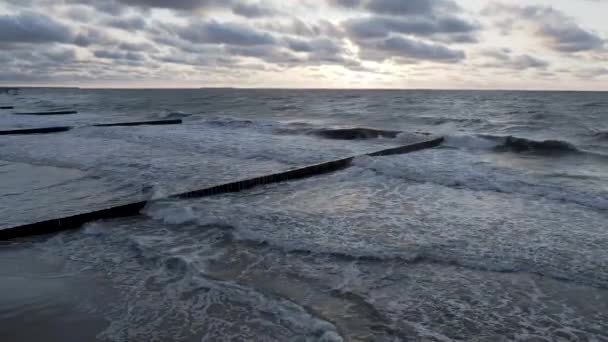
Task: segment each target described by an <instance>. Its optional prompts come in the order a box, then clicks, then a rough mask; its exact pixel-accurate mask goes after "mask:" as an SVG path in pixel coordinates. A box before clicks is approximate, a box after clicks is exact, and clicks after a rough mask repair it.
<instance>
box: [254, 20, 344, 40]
mask: <svg viewBox="0 0 608 342" xmlns="http://www.w3.org/2000/svg"><path fill="white" fill-rule="evenodd" d="M259 27H260V28H262V29H265V30H270V31H274V32H277V33H281V34H289V35H295V36H303V37H317V36H329V37H335V38H341V37H342V36H343V35H344V33H343V32H342V31H341V29H340V28H339V27H337V26H336V25H334V24H332V23H331V22H329V21H327V20H319V21H318V22H314V23H313V22H304V21H302V20H300V19H297V18H293V19H290V20H289V21H280V20H279V21H276V20H275V21H270V22H265V23H263V24H262V25H260V26H259Z"/></svg>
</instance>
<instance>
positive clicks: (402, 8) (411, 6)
mask: <svg viewBox="0 0 608 342" xmlns="http://www.w3.org/2000/svg"><path fill="white" fill-rule="evenodd" d="M328 2H329V4H330V5H333V6H337V7H345V8H360V9H366V10H367V11H369V12H372V13H376V14H385V15H428V14H433V13H437V12H452V13H454V12H457V11H460V10H461V8H460V6H458V4H457V3H456V2H455V1H452V0H328Z"/></svg>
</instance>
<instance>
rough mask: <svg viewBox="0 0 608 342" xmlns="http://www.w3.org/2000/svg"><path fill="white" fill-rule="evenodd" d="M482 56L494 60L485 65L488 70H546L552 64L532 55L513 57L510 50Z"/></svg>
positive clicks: (487, 52) (493, 51)
mask: <svg viewBox="0 0 608 342" xmlns="http://www.w3.org/2000/svg"><path fill="white" fill-rule="evenodd" d="M482 55H484V56H486V57H488V58H490V59H492V60H493V61H492V62H490V63H486V64H483V65H482V66H483V67H486V68H488V67H489V68H501V69H512V70H527V69H546V68H547V67H548V66H549V65H550V63H549V62H547V61H545V60H542V59H539V58H536V57H532V56H530V55H527V54H524V55H512V54H511V50H510V49H498V50H487V51H484V52H483V53H482Z"/></svg>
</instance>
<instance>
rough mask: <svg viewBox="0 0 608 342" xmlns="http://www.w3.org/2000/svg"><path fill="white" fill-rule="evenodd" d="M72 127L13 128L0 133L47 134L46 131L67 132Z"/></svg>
mask: <svg viewBox="0 0 608 342" xmlns="http://www.w3.org/2000/svg"><path fill="white" fill-rule="evenodd" d="M70 129H72V127H70V126H58V127H43V128H26V129H11V130H7V131H0V135H22V134H45V133H57V132H65V131H69V130H70Z"/></svg>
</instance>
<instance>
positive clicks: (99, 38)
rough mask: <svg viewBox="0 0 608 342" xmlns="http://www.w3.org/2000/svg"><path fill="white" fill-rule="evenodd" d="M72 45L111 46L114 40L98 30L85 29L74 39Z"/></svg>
mask: <svg viewBox="0 0 608 342" xmlns="http://www.w3.org/2000/svg"><path fill="white" fill-rule="evenodd" d="M73 43H74V44H76V45H78V46H82V47H87V46H91V45H111V44H115V43H116V40H115V39H114V38H112V37H110V36H109V35H108V34H106V33H105V32H104V31H102V30H101V29H98V28H86V29H83V30H81V32H79V33H78V35H77V36H76V37H75V38H74V41H73Z"/></svg>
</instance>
